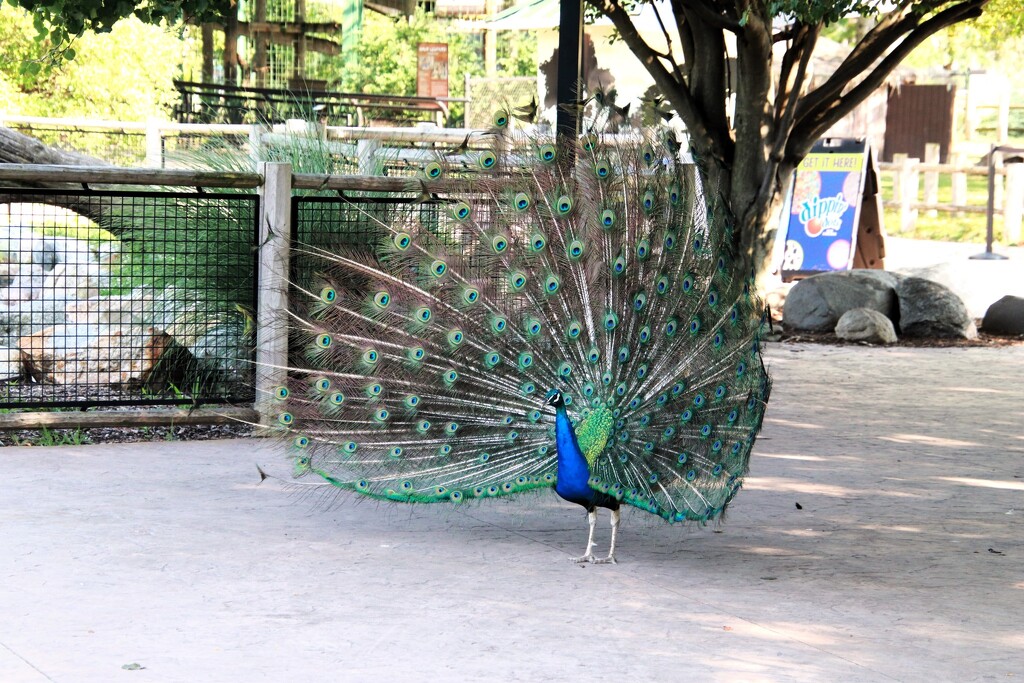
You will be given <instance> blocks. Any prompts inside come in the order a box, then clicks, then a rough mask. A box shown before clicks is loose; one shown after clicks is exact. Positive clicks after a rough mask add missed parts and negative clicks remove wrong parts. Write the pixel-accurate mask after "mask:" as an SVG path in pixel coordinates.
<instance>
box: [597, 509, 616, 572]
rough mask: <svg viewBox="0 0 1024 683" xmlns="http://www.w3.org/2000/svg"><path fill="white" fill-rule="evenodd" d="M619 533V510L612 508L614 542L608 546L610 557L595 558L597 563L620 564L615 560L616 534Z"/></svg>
mask: <svg viewBox="0 0 1024 683" xmlns="http://www.w3.org/2000/svg"><path fill="white" fill-rule="evenodd" d="M618 533H619V511H618V510H612V543H611V545H610V546H609V547H608V557H606V558H604V559H603V560H593V562H594V563H596V564H618V562H616V560H615V536H616V535H617V534H618Z"/></svg>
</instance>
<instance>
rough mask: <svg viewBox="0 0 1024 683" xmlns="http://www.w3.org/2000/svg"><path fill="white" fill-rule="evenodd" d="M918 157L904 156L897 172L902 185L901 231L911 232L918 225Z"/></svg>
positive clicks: (900, 199)
mask: <svg viewBox="0 0 1024 683" xmlns="http://www.w3.org/2000/svg"><path fill="white" fill-rule="evenodd" d="M919 164H920V161H919V160H918V159H908V158H906V157H904V158H903V159H902V160H901V163H900V170H899V171H898V173H897V177H898V178H899V185H900V198H899V201H900V232H910V231H912V230H913V229H914V227H915V226H916V225H917V208H915V207H916V206H917V189H918V183H919V178H920V173H919V171H918V166H919Z"/></svg>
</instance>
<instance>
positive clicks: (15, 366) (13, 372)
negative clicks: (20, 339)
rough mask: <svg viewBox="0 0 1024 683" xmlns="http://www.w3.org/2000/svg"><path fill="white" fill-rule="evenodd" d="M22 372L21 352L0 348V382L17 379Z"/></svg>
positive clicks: (4, 347)
mask: <svg viewBox="0 0 1024 683" xmlns="http://www.w3.org/2000/svg"><path fill="white" fill-rule="evenodd" d="M23 371H24V367H23V366H22V363H21V351H19V350H18V349H12V348H10V347H7V346H0V381H6V380H11V379H18V378H19V377H21V375H22V373H23Z"/></svg>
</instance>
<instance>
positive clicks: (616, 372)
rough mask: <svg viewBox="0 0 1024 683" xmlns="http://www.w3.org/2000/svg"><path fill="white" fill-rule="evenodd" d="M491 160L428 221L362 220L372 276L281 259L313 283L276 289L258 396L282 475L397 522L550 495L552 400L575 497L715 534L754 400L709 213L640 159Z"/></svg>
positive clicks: (648, 149)
mask: <svg viewBox="0 0 1024 683" xmlns="http://www.w3.org/2000/svg"><path fill="white" fill-rule="evenodd" d="M502 143H503V147H504V149H505V151H504V152H503V153H502V154H501V155H500V156H499V155H497V154H495V153H492V152H483V153H479V154H475V155H472V159H471V161H472V162H473V164H475V166H476V167H477V168H479V169H481V170H480V171H479V172H477V173H475V174H473V180H472V182H467V183H466V185H465V187H466V190H465V192H464V193H462V194H460V196H458V197H453V198H451V200H450V201H447V200H446V201H445V202H444V203H443V206H442V208H441V210H440V212H438V211H436V210H433V211H426V210H424V211H422V212H418V213H417V212H410V213H409V214H406V215H405V218H403V219H402V220H398V221H381V220H379V219H377V218H375V217H373V216H372V215H371V214H370V213H369V212H364V213H363V215H364V217H365V218H366V220H367V221H370V222H372V223H373V226H372V228H373V229H374V230H375V231H376V232H378V233H379V234H380V235H381V236H382V237H381V239H380V243H379V245H378V247H377V249H376V251H375V253H374V254H372V255H371V254H369V253H368V252H366V251H363V252H359V251H352V252H344V251H341V252H339V251H336V250H331V251H326V250H323V249H320V248H316V247H313V246H299V247H297V254H296V258H299V259H303V260H304V262H306V263H312V264H315V266H314V267H312V268H311V269H307V271H308V272H315V273H316V275H315V276H313V277H311V278H309V281H305V282H300V283H297V291H298V292H299V294H298V301H297V304H296V306H295V308H294V311H293V312H290V313H289V316H290V319H291V322H292V326H293V328H294V333H293V335H292V336H293V342H294V343H295V344H296V345H297V346H298V347H299V348H301V349H303V351H302V352H301V354H300V355H301V358H299V359H297V360H298V361H301V363H300V364H299V365H300V367H296V368H294V369H293V370H292V371H291V379H290V381H289V385H288V386H286V387H280V388H279V389H278V390H277V398H278V400H279V401H280V415H279V422H280V425H281V428H282V429H283V430H287V432H288V440H289V443H290V444H291V448H292V449H293V450H294V454H295V456H296V472H297V473H298V474H304V473H313V474H316V475H319V476H320V477H322V478H323V479H324V480H326V482H329V483H330V484H333V485H335V486H339V487H343V488H349V489H353V490H355V491H357V492H359V493H362V494H365V495H368V496H374V497H378V498H385V499H391V500H399V501H410V502H412V501H424V502H431V501H451V502H456V503H458V502H462V501H466V500H469V499H481V498H488V497H492V496H501V495H507V494H511V493H516V492H521V491H524V490H528V489H533V488H540V487H551V486H553V485H554V483H555V471H556V450H555V444H554V436H553V435H554V429H553V421H554V416H553V413H551V412H550V409H546V408H545V407H544V406H543V398H544V395H545V392H546V391H547V390H548V389H550V388H555V387H557V388H559V389H561V390H562V392H563V394H564V396H565V400H566V403H567V404H568V411H569V414H570V416H571V417H572V418H573V421H574V423H575V425H576V432H577V435H578V439H579V442H580V446H581V449H582V450H583V451H584V452H585V454H586V456H587V458H588V461H589V462H590V470H591V473H592V475H593V476H592V477H591V480H590V485H591V486H592V487H593V488H595V489H597V490H599V491H601V492H604V493H608V494H610V495H612V496H614V497H615V498H618V499H620V500H621V501H623V502H624V503H628V504H630V505H632V506H634V507H637V508H640V509H643V510H647V511H649V512H652V513H655V514H657V515H660V516H662V517H664V518H665V519H667V520H670V521H681V520H685V519H691V520H708V519H710V518H712V517H714V516H716V515H717V514H719V513H720V512H721V511H722V510H723V509H724V508H725V506H726V505H727V503H728V502H729V501H730V499H731V498H732V496H733V495H734V494H735V493H736V491H737V490H738V489H739V487H740V484H741V480H742V477H743V475H744V473H745V472H746V470H747V463H748V459H749V456H750V451H751V447H752V445H753V443H754V438H755V436H756V434H757V432H758V430H759V429H760V426H761V421H762V417H763V414H764V408H765V403H766V401H767V399H768V394H769V389H770V380H769V378H768V376H767V373H766V372H765V369H764V365H763V363H762V361H761V356H760V350H759V342H758V332H759V329H760V327H761V324H762V321H763V307H762V305H761V304H760V303H759V301H758V300H757V299H756V297H755V296H754V295H753V293H752V291H751V281H750V276H749V274H748V273H745V272H740V271H739V270H738V268H737V267H736V266H735V265H734V261H733V258H732V254H731V249H730V246H729V245H730V244H731V243H732V236H731V234H730V231H731V224H730V216H729V214H728V212H727V211H726V210H725V207H724V204H723V203H722V202H721V201H720V200H719V199H718V197H717V194H716V193H715V192H714V190H713V189H712V188H708V187H705V186H704V185H703V183H702V181H701V177H702V176H701V174H700V172H699V170H698V169H697V168H696V167H695V166H694V165H692V164H683V163H681V162H680V161H679V159H678V155H677V154H676V153H675V151H674V150H675V149H676V147H674V146H672V145H671V144H670V145H669V146H666V144H664V142H663V141H662V140H660V139H658V138H656V137H650V138H647V137H645V138H641V137H638V136H635V137H632V138H612V137H598V136H592V135H591V136H585V137H583V138H582V139H581V140H580V141H579V144H578V146H577V147H576V148H575V150H574V151H575V153H576V162H575V164H572V165H569V164H565V163H562V159H561V157H563V156H564V154H565V152H566V150H564V149H562V150H560V149H558V148H556V147H555V146H554V145H551V144H539V143H523V142H517V141H514V140H502ZM445 161H446V160H445V159H444V158H441V159H439V160H438V162H437V163H436V164H431V165H429V167H428V168H426V169H425V172H426V173H427V175H428V176H436V175H437V174H439V173H443V172H444V170H445V169H444V166H445ZM465 165H466V164H465V163H464V162H463V166H465ZM432 208H434V209H436V207H432ZM351 210H353V211H361V210H362V209H361V208H360V205H356V204H353V206H352V208H351Z"/></svg>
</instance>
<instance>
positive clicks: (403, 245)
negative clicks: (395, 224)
mask: <svg viewBox="0 0 1024 683" xmlns="http://www.w3.org/2000/svg"><path fill="white" fill-rule="evenodd" d="M391 241H392V242H393V243H394V245H395V247H396V248H397V249H398V250H399V251H405V250H406V249H408V248H409V245H411V244H412V238H411V237H409V234H408V233H405V232H400V233H398V234H397V235H395V236H394V237H392V238H391Z"/></svg>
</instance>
